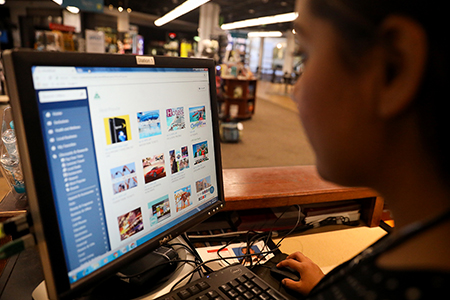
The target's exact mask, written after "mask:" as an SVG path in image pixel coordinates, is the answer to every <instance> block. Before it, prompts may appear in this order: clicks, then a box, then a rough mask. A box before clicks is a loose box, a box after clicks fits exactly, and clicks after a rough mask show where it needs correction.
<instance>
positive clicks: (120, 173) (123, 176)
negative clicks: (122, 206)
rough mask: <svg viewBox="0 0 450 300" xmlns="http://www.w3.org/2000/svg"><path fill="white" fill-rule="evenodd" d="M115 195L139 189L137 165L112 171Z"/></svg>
mask: <svg viewBox="0 0 450 300" xmlns="http://www.w3.org/2000/svg"><path fill="white" fill-rule="evenodd" d="M110 173H111V180H112V186H113V192H114V195H115V194H118V193H121V192H124V191H127V190H129V189H132V188H134V187H137V185H138V181H137V176H136V167H135V163H134V162H133V163H129V164H126V165H121V166H119V167H115V168H113V169H111V170H110Z"/></svg>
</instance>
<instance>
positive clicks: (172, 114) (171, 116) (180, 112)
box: [166, 107, 186, 131]
mask: <svg viewBox="0 0 450 300" xmlns="http://www.w3.org/2000/svg"><path fill="white" fill-rule="evenodd" d="M166 121H167V128H168V129H167V130H168V131H176V130H181V129H184V128H186V123H185V120H184V108H183V107H177V108H169V109H167V110H166Z"/></svg>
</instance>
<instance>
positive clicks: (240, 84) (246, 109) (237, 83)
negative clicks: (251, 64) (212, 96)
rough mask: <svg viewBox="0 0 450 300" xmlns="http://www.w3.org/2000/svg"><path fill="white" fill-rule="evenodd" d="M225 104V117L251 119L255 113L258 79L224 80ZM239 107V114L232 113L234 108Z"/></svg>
mask: <svg viewBox="0 0 450 300" xmlns="http://www.w3.org/2000/svg"><path fill="white" fill-rule="evenodd" d="M222 80H223V87H224V94H223V98H222V100H223V101H224V102H225V111H224V113H225V115H226V116H230V117H232V118H233V117H234V118H236V119H249V118H251V117H252V115H253V114H254V112H255V104H256V103H255V102H256V101H255V100H256V84H257V80H256V79H239V78H222ZM233 105H234V106H237V109H238V111H237V114H236V115H234V116H233V114H231V113H230V110H231V107H232V106H233Z"/></svg>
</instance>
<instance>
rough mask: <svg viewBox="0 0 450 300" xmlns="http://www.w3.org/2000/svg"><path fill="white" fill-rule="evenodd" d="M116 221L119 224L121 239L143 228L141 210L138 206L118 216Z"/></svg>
mask: <svg viewBox="0 0 450 300" xmlns="http://www.w3.org/2000/svg"><path fill="white" fill-rule="evenodd" d="M117 221H118V224H119V232H120V240H121V241H123V240H125V239H127V238H129V237H130V236H133V235H135V234H136V233H138V232H139V231H142V230H144V222H143V220H142V211H141V208H140V207H138V208H136V209H134V210H132V211H130V212H127V213H126V214H123V215H121V216H119V217H118V218H117Z"/></svg>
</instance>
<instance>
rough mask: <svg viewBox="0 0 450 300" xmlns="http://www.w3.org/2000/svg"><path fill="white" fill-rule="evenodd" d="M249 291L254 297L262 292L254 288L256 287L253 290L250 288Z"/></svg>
mask: <svg viewBox="0 0 450 300" xmlns="http://www.w3.org/2000/svg"><path fill="white" fill-rule="evenodd" d="M251 291H252V293H253V294H255V295H259V294H261V292H262V291H261V289H260V288H259V287H256V286H255V287H254V288H252V289H251Z"/></svg>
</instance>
